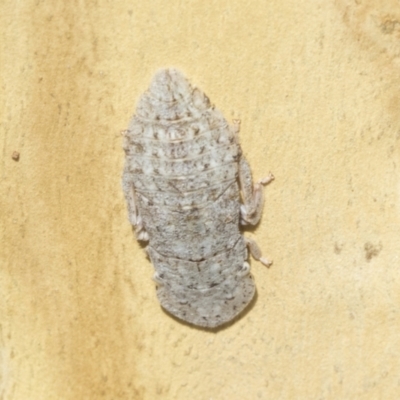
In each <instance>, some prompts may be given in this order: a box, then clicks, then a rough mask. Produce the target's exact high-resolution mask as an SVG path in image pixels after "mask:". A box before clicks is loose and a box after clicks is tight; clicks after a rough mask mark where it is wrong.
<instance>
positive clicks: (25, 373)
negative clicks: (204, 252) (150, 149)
mask: <svg viewBox="0 0 400 400" xmlns="http://www.w3.org/2000/svg"><path fill="white" fill-rule="evenodd" d="M383 4H384V6H383ZM0 32H1V37H0V73H1V75H0V77H1V82H0V83H1V86H0V96H1V100H0V119H1V120H0V132H1V141H0V144H1V149H0V154H1V164H0V179H1V181H0V185H1V186H0V191H1V199H0V214H1V226H0V228H1V229H0V231H1V238H0V239H1V253H0V261H1V268H0V313H1V321H0V379H1V380H0V399H7V400H9V399H12V400H31V399H32V400H42V399H43V400H47V399H63V400H64V399H66V400H67V399H68V400H69V399H74V400H75V399H90V400H91V399H96V400H97V399H146V400H147V399H151V400H153V399H184V400H186V399H194V400H197V399H205V400H208V399H214V400H220V399H223V400H224V399H229V400H239V399H240V400H242V399H250V400H252V399H272V400H275V399H346V400H347V399H356V400H360V399H371V400H372V399H385V400H387V399H398V398H399V397H400V257H399V254H400V236H399V235H400V170H399V168H400V158H399V156H400V149H399V145H400V140H399V139H400V113H399V107H400V91H399V88H400V78H399V77H400V5H399V2H398V1H397V0H385V1H380V0H365V1H362V2H357V1H352V0H337V1H334V0H328V1H326V0H308V1H306V0H305V1H299V0H271V1H264V0H252V1H251V0H248V1H231V0H221V1H205V0H196V1H194V0H193V1H177V0H171V1H165V0H164V1H162V0H159V1H136V2H135V1H128V0H123V1H111V0H108V1H107V0H98V1H92V2H90V1H86V2H85V1H83V0H82V1H78V0H76V1H33V0H26V1H11V0H4V1H2V2H1V4H0ZM165 66H175V67H178V68H180V69H181V70H182V71H183V72H184V73H185V74H186V75H187V76H188V77H189V78H190V80H191V81H192V82H193V83H194V84H197V85H198V86H199V87H200V88H201V89H203V90H204V91H205V92H206V93H207V94H208V95H209V97H210V98H211V100H212V102H213V103H215V104H216V105H217V107H218V108H219V109H220V110H221V111H223V113H224V114H225V116H226V117H227V118H228V119H232V118H240V119H241V120H242V132H241V140H242V147H243V150H244V153H245V154H246V156H247V158H248V159H249V161H250V163H251V165H252V166H253V171H254V175H255V177H257V178H260V177H262V176H264V175H265V174H266V173H267V172H268V171H270V170H271V171H273V173H274V174H275V176H276V181H275V182H274V183H273V184H271V185H270V186H269V187H268V188H267V201H266V204H265V210H264V217H263V220H262V223H261V224H260V226H259V227H258V228H257V229H256V231H254V232H253V234H254V236H256V237H257V240H258V242H259V244H260V245H261V247H262V249H263V251H264V253H265V254H266V255H268V256H270V257H271V258H273V259H274V265H273V267H271V268H270V269H267V268H265V267H263V266H262V265H261V264H260V263H257V262H254V261H252V271H253V275H254V277H255V281H256V284H257V288H258V297H257V301H256V302H255V304H254V306H253V308H252V309H251V310H250V312H248V313H247V314H246V315H244V316H243V318H241V319H239V320H238V321H236V322H235V323H234V324H233V325H231V326H228V327H226V328H225V329H223V330H220V331H217V332H207V331H204V330H199V329H195V328H192V327H189V326H186V325H184V324H181V323H179V322H177V321H176V320H174V319H172V318H170V317H169V316H167V315H166V314H165V313H164V312H162V311H161V309H160V307H159V304H158V302H157V299H156V295H155V290H154V283H153V282H152V280H151V277H152V266H151V264H150V262H149V261H148V260H147V259H146V256H145V252H144V250H143V249H142V248H141V247H140V246H139V245H138V243H137V242H136V241H135V239H134V236H133V234H132V231H131V228H130V226H129V223H128V221H127V213H126V209H125V203H124V199H123V196H122V191H121V184H120V175H121V170H122V166H123V161H124V155H123V151H122V149H121V145H122V140H121V136H120V131H121V130H123V129H125V128H126V126H127V123H128V120H129V118H130V116H131V114H132V113H133V111H134V107H135V104H136V100H137V98H138V96H139V95H140V94H141V93H142V92H143V91H144V90H145V89H146V87H147V86H148V84H149V81H150V79H151V77H152V75H153V73H154V72H155V71H156V70H157V69H158V68H160V67H165ZM13 151H18V152H19V153H20V159H19V161H14V160H13V159H12V158H11V155H12V153H13Z"/></svg>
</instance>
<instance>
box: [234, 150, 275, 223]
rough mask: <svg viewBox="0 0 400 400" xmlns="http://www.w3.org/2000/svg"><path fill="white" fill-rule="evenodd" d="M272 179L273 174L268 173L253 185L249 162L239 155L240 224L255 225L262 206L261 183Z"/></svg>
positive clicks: (266, 182)
mask: <svg viewBox="0 0 400 400" xmlns="http://www.w3.org/2000/svg"><path fill="white" fill-rule="evenodd" d="M273 179H274V176H273V175H272V174H271V173H270V174H269V175H268V176H267V177H265V178H263V179H260V180H259V181H258V182H257V183H256V184H255V185H253V180H252V177H251V170H250V166H249V163H248V162H247V160H246V159H245V158H244V157H243V156H242V157H241V159H240V162H239V183H240V188H241V190H242V194H243V204H242V205H241V206H240V216H241V224H242V225H247V224H250V225H255V224H257V223H258V221H259V220H260V218H261V211H262V207H263V192H262V185H266V184H268V183H269V182H271V181H272V180H273Z"/></svg>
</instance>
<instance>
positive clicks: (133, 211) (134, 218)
mask: <svg viewBox="0 0 400 400" xmlns="http://www.w3.org/2000/svg"><path fill="white" fill-rule="evenodd" d="M122 189H123V191H124V194H125V198H126V202H127V204H128V216H129V221H130V223H131V224H132V225H133V226H134V227H135V234H136V238H137V239H138V240H144V241H147V240H149V234H148V233H147V231H146V229H145V228H144V226H143V220H142V217H141V215H140V213H139V210H138V209H137V206H136V201H135V189H134V188H133V184H132V182H131V180H130V174H129V172H128V171H127V169H125V171H124V173H123V175H122Z"/></svg>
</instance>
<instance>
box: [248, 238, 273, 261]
mask: <svg viewBox="0 0 400 400" xmlns="http://www.w3.org/2000/svg"><path fill="white" fill-rule="evenodd" d="M244 241H245V243H246V246H247V247H248V248H249V251H250V254H251V255H252V256H253V258H254V259H255V260H257V261H260V262H261V263H263V264H264V265H265V266H266V267H269V266H271V264H272V260H268V259H267V258H265V257H262V254H261V249H260V248H259V247H258V244H257V243H256V241H255V240H254V239H251V238H248V237H245V238H244Z"/></svg>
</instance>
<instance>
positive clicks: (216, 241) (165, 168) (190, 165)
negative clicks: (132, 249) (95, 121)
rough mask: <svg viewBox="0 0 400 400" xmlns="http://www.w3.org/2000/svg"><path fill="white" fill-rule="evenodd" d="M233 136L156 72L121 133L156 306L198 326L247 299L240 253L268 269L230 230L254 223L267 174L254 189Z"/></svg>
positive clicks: (127, 184) (193, 95) (201, 101)
mask: <svg viewBox="0 0 400 400" xmlns="http://www.w3.org/2000/svg"><path fill="white" fill-rule="evenodd" d="M238 131H239V124H238V123H236V124H234V125H233V126H232V127H229V125H228V123H227V121H226V120H225V118H224V117H223V116H222V114H221V113H220V112H219V111H218V110H217V109H215V108H214V107H213V106H211V105H210V102H209V99H208V98H207V96H205V95H204V93H202V92H201V91H200V90H199V89H197V88H194V87H192V86H191V85H190V84H189V82H188V81H187V80H186V79H185V77H184V76H183V75H182V74H181V73H180V72H179V71H177V70H175V69H165V70H161V71H159V72H158V73H157V74H156V75H155V77H154V78H153V81H152V83H151V85H150V88H149V90H148V91H146V92H145V93H144V94H143V95H142V96H141V98H140V100H139V103H138V106H137V110H136V115H135V116H134V117H133V118H132V121H131V123H130V125H129V129H128V130H127V131H126V133H125V143H124V149H125V152H126V164H125V169H124V173H123V189H124V193H125V197H126V199H127V203H128V211H129V218H130V221H131V223H132V225H134V226H135V228H136V235H137V238H138V239H139V240H144V241H149V244H148V247H147V252H148V254H149V257H150V259H151V261H152V263H153V265H154V268H155V271H156V272H155V275H154V280H155V281H156V282H157V295H158V298H159V300H160V303H161V305H162V306H163V307H164V308H165V309H166V310H168V311H169V312H170V313H172V314H173V315H175V316H176V317H178V318H180V319H182V320H185V321H187V322H189V323H192V324H195V325H200V326H204V327H216V326H218V325H221V324H223V323H226V322H228V321H230V320H231V319H233V318H234V317H235V316H236V315H237V314H239V313H240V312H241V311H242V310H243V309H244V308H245V307H246V306H247V305H248V304H249V302H250V301H251V299H252V298H253V296H254V293H255V286H254V283H253V279H252V277H251V275H250V273H249V270H250V267H249V264H248V263H247V262H246V260H247V258H248V254H247V248H246V245H249V248H250V250H251V252H252V254H253V255H255V257H256V258H257V259H261V261H262V262H264V263H265V264H268V261H266V260H263V259H262V258H261V252H260V250H259V249H258V247H257V245H256V244H255V242H254V241H248V240H246V239H245V238H244V237H243V235H242V234H241V232H240V230H239V224H240V223H243V224H246V223H250V224H255V223H257V222H258V221H259V218H260V215H261V209H262V201H263V200H262V189H261V184H265V183H267V182H268V181H269V180H270V179H272V176H271V177H269V178H268V179H265V180H262V181H260V182H258V183H256V184H255V185H254V186H253V183H252V179H251V172H250V168H249V166H248V164H247V162H246V160H245V159H244V158H243V156H242V154H241V149H240V145H239V141H238ZM239 185H240V186H239ZM239 187H240V188H241V190H242V194H243V201H244V204H241V202H240V191H239Z"/></svg>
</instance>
